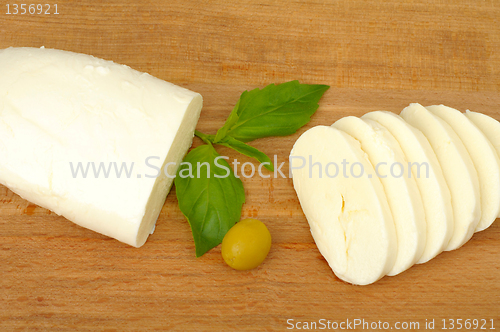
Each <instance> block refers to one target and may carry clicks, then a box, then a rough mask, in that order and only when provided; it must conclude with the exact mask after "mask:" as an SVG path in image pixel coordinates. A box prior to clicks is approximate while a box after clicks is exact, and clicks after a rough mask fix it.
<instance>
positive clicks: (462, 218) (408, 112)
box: [401, 104, 481, 250]
mask: <svg viewBox="0 0 500 332" xmlns="http://www.w3.org/2000/svg"><path fill="white" fill-rule="evenodd" d="M401 117H402V118H403V119H405V120H406V121H407V122H408V123H409V124H410V125H412V126H414V127H416V128H417V129H419V130H420V131H422V133H423V134H424V135H425V137H426V138H427V140H428V141H429V143H430V144H431V146H432V149H433V150H434V152H435V153H436V157H437V158H438V160H439V164H440V165H441V169H442V171H443V175H444V178H445V180H446V183H447V184H448V188H449V189H450V194H451V203H452V207H453V220H454V230H453V235H452V237H451V239H450V242H449V243H448V246H447V248H446V250H453V249H457V248H459V247H460V246H462V245H463V244H464V243H465V242H467V241H468V240H469V239H470V238H471V236H472V235H473V234H474V230H475V229H476V226H477V224H478V222H479V219H480V218H481V203H480V200H479V181H478V178H477V172H476V170H475V168H474V165H473V163H472V160H471V158H470V156H469V153H468V152H467V149H466V148H465V146H464V144H463V143H462V141H461V140H460V138H459V137H458V136H457V134H456V133H455V131H453V129H452V128H451V127H450V126H449V125H448V124H447V123H446V122H445V121H443V120H442V119H441V118H439V117H437V116H435V115H434V114H432V113H431V112H430V111H428V110H427V109H426V108H425V107H423V106H421V105H420V104H411V105H410V106H408V107H406V108H405V109H404V110H403V111H402V112H401Z"/></svg>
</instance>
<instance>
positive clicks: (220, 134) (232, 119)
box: [214, 91, 248, 143]
mask: <svg viewBox="0 0 500 332" xmlns="http://www.w3.org/2000/svg"><path fill="white" fill-rule="evenodd" d="M246 93H248V91H243V93H242V94H241V96H240V99H238V102H237V103H236V105H235V106H234V108H233V110H232V111H231V114H229V116H228V118H227V120H226V123H224V126H222V128H220V129H219V130H217V134H216V135H215V140H214V143H218V142H219V141H221V140H222V139H223V138H224V137H226V134H227V131H228V130H229V129H230V128H231V127H232V126H233V125H234V124H235V123H236V122H237V121H238V119H239V115H238V109H239V108H240V102H241V98H242V97H243V96H244V95H245V94H246Z"/></svg>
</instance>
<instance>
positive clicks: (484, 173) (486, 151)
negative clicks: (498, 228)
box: [426, 105, 500, 232]
mask: <svg viewBox="0 0 500 332" xmlns="http://www.w3.org/2000/svg"><path fill="white" fill-rule="evenodd" d="M426 108H427V109H428V110H429V111H431V112H432V113H433V114H435V115H437V116H439V117H440V118H441V119H443V120H444V121H446V123H448V124H449V125H450V127H451V128H453V130H454V131H455V133H457V135H458V137H460V139H461V140H462V142H463V143H464V145H465V148H466V149H467V151H468V152H469V155H470V157H471V159H472V163H473V164H474V167H475V169H476V171H477V176H478V180H479V190H480V199H481V219H480V220H479V223H478V224H477V226H476V232H479V231H482V230H485V229H486V228H488V227H490V225H491V224H492V223H493V222H494V221H495V219H496V218H497V216H498V214H499V213H500V166H499V165H500V161H499V160H498V155H497V152H496V151H495V148H494V147H493V145H491V143H490V142H489V141H488V139H487V138H486V136H485V135H484V134H483V132H482V131H481V130H480V129H479V128H477V127H476V126H475V125H474V123H472V122H471V121H470V120H469V119H468V118H467V117H466V116H465V115H464V114H463V113H462V112H460V111H458V110H456V109H454V108H451V107H447V106H444V105H434V106H428V107H426Z"/></svg>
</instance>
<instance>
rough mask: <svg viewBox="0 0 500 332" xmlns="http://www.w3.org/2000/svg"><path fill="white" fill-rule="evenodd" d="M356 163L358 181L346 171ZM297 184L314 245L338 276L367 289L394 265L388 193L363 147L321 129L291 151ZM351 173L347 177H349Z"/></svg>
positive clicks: (394, 244)
mask: <svg viewBox="0 0 500 332" xmlns="http://www.w3.org/2000/svg"><path fill="white" fill-rule="evenodd" d="M343 163H347V165H348V168H349V167H351V165H355V168H356V170H357V171H356V172H355V173H356V174H358V172H359V170H360V169H361V168H363V169H364V171H365V173H364V175H362V176H359V177H353V176H349V174H347V173H346V172H344V171H343ZM290 167H291V171H292V176H293V185H294V188H295V190H296V192H297V195H298V197H299V201H300V204H301V206H302V209H303V211H304V214H305V215H306V217H307V220H308V222H309V225H310V228H311V233H312V235H313V237H314V241H315V242H316V245H317V246H318V249H319V250H320V252H321V254H322V255H323V256H324V257H325V259H326V260H327V262H328V264H329V265H330V267H331V268H332V270H333V272H334V273H335V274H336V275H337V276H338V277H339V278H340V279H342V280H344V281H347V282H349V283H352V284H357V285H366V284H370V283H373V282H375V281H377V280H378V279H380V278H382V277H383V276H384V275H386V274H387V273H388V272H389V271H390V270H391V269H392V267H393V265H394V262H395V258H396V252H397V239H396V233H395V229H394V222H393V219H392V215H391V211H390V208H389V205H388V203H387V199H386V196H385V193H384V189H383V187H382V185H381V183H380V180H379V179H378V178H377V177H372V178H369V177H368V176H367V174H368V173H371V174H373V172H374V171H373V167H372V165H371V164H370V161H369V160H368V158H367V156H366V154H365V153H364V152H363V151H362V150H361V147H360V144H359V142H358V141H356V140H355V139H354V138H352V137H351V136H349V135H347V134H346V133H344V132H342V131H340V130H337V129H335V128H332V127H326V126H317V127H314V128H312V129H309V130H308V131H306V132H305V133H304V134H302V136H300V138H299V139H298V140H297V141H296V142H295V145H294V146H293V149H292V151H291V153H290ZM344 175H346V176H344Z"/></svg>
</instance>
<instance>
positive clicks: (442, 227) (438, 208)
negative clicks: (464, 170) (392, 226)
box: [362, 111, 454, 263]
mask: <svg viewBox="0 0 500 332" xmlns="http://www.w3.org/2000/svg"><path fill="white" fill-rule="evenodd" d="M362 118H363V119H370V120H374V121H377V122H378V123H379V124H381V125H383V126H384V127H385V128H386V129H387V130H389V132H390V133H391V134H392V135H393V136H394V138H396V140H397V141H398V143H399V145H400V147H401V149H402V150H403V153H404V154H405V156H406V160H408V161H409V162H411V163H412V167H411V170H412V173H411V175H412V176H413V177H414V178H415V181H416V183H417V186H418V189H419V191H420V194H421V198H422V203H423V205H424V210H425V220H426V226H427V242H426V245H425V249H424V252H423V254H422V256H421V257H420V259H419V260H418V262H417V263H425V262H427V261H429V260H430V259H432V258H434V257H435V256H436V255H438V254H439V253H441V252H442V251H443V250H444V249H445V248H446V246H447V245H448V242H449V241H450V238H451V236H452V234H453V226H454V225H453V210H452V207H451V196H450V190H449V189H448V185H447V184H446V181H445V179H444V176H443V172H442V171H441V166H440V165H439V162H438V160H437V157H436V154H435V153H434V151H433V150H432V147H431V145H430V144H429V141H428V140H427V138H425V136H424V134H422V132H421V131H420V130H418V129H416V128H414V127H412V126H411V125H409V124H408V123H407V122H406V121H405V120H403V118H401V117H400V116H398V115H397V114H394V113H391V112H384V111H376V112H370V113H367V114H365V115H363V116H362Z"/></svg>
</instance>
